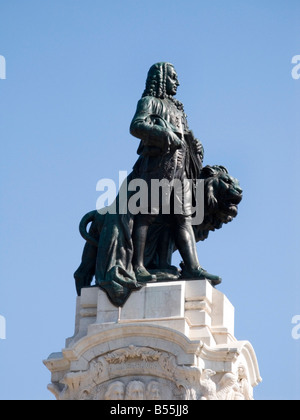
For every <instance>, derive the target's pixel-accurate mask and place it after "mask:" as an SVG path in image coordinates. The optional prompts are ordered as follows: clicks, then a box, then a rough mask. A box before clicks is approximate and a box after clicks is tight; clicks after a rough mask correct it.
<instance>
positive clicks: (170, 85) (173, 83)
mask: <svg viewBox="0 0 300 420" xmlns="http://www.w3.org/2000/svg"><path fill="white" fill-rule="evenodd" d="M179 84H180V83H179V81H178V77H177V73H176V71H175V69H174V67H173V66H168V69H167V80H166V92H167V95H171V96H174V95H176V93H177V88H178V86H179Z"/></svg>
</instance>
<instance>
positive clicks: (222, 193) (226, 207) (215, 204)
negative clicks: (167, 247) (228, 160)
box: [194, 165, 243, 241]
mask: <svg viewBox="0 0 300 420" xmlns="http://www.w3.org/2000/svg"><path fill="white" fill-rule="evenodd" d="M201 179H204V194H205V201H204V220H203V222H202V223H201V225H198V226H194V231H195V237H196V240H197V241H203V240H204V239H206V238H207V237H208V234H209V232H210V231H214V230H215V229H220V228H221V227H222V225H223V224H224V223H228V222H231V221H232V220H233V219H234V217H236V215H237V213H238V204H239V203H240V202H241V200H242V193H243V190H242V189H241V187H240V184H239V181H238V180H237V179H236V178H233V177H232V176H231V175H229V173H228V171H227V169H226V168H225V167H224V166H219V165H215V166H209V165H208V166H205V167H204V168H203V169H202V171H201Z"/></svg>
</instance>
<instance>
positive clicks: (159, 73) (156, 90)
mask: <svg viewBox="0 0 300 420" xmlns="http://www.w3.org/2000/svg"><path fill="white" fill-rule="evenodd" d="M168 67H174V66H173V64H171V63H166V62H161V63H156V64H153V66H151V67H150V69H149V71H148V76H147V80H146V87H145V90H144V93H143V95H142V98H143V97H145V96H154V97H155V98H160V99H166V98H168V99H170V100H171V101H172V102H173V103H174V104H175V106H176V107H177V108H178V109H179V110H180V111H183V104H182V103H181V102H180V101H178V100H177V99H174V98H173V96H171V95H167V92H166V84H167V71H168Z"/></svg>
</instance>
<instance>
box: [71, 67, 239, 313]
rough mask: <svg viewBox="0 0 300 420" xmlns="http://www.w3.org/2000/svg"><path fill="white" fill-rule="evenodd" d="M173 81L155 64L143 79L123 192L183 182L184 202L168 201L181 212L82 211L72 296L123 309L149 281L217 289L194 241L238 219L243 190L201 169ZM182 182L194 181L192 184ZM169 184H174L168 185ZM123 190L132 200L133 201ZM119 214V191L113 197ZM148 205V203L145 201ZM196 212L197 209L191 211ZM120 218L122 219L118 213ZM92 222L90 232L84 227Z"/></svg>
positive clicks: (223, 172) (220, 171)
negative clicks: (177, 259)
mask: <svg viewBox="0 0 300 420" xmlns="http://www.w3.org/2000/svg"><path fill="white" fill-rule="evenodd" d="M178 86H179V81H178V76H177V73H176V71H175V69H174V66H173V65H172V64H170V63H157V64H154V65H153V66H152V67H151V68H150V70H149V72H148V76H147V81H146V88H145V91H144V93H143V95H142V98H141V99H140V100H139V102H138V104H137V109H136V113H135V115H134V117H133V119H132V122H131V124H130V132H131V134H132V135H133V136H134V137H137V138H138V139H140V144H139V147H138V150H137V153H138V155H139V158H138V160H137V162H136V163H135V165H134V167H133V170H132V172H131V174H130V175H129V176H128V178H127V180H126V182H125V183H124V185H125V187H126V186H127V185H128V184H129V183H130V182H131V181H133V180H143V181H145V183H146V184H147V185H148V187H149V191H151V181H152V180H158V181H161V180H167V181H169V182H170V183H172V182H175V181H180V182H181V183H182V185H189V187H185V190H184V197H185V199H184V200H183V199H182V198H181V196H180V197H179V195H178V193H177V192H176V191H175V189H174V191H173V192H172V194H173V196H172V194H171V196H170V200H171V201H172V202H173V199H175V200H176V199H177V201H178V200H179V201H180V200H181V201H180V202H181V204H182V212H181V213H180V214H177V213H176V212H175V211H174V209H172V207H171V212H170V213H169V214H164V211H163V205H162V201H159V203H158V205H157V204H156V206H151V205H149V208H147V209H144V210H145V212H144V213H148V214H142V212H141V213H139V214H132V213H131V212H130V211H129V210H130V208H129V210H127V211H126V212H122V214H120V213H121V212H117V214H109V213H106V214H100V213H99V212H97V211H96V210H94V211H91V212H89V213H87V214H86V215H85V216H84V217H83V219H82V220H81V222H80V233H81V235H82V236H83V238H84V239H85V240H86V244H85V247H84V251H83V255H82V262H81V264H80V266H79V268H78V269H77V271H76V272H75V274H74V277H75V280H76V289H77V293H78V294H79V295H80V291H81V288H82V287H89V286H90V285H91V284H92V282H93V278H94V277H95V284H96V285H98V286H99V287H101V288H102V289H103V290H105V291H106V293H107V295H108V297H109V299H110V300H111V302H112V303H113V304H114V305H116V306H123V305H124V303H125V302H126V300H127V298H128V297H129V295H130V293H131V292H132V291H133V290H138V289H140V288H141V287H142V286H143V285H144V284H145V283H147V282H154V281H168V280H172V281H174V280H176V279H181V278H185V279H189V280H193V279H207V280H209V281H210V282H211V283H212V284H213V285H214V286H215V285H217V284H219V283H220V282H221V278H220V277H219V276H216V275H213V274H210V273H208V272H207V271H205V270H204V269H203V268H202V267H201V265H200V263H199V260H198V255H197V249H196V242H197V241H203V240H204V239H206V238H207V236H208V234H209V232H210V231H214V230H215V229H219V228H221V227H222V225H223V224H224V223H228V222H230V221H231V220H232V219H233V218H234V217H235V216H236V215H237V206H238V204H239V203H240V201H241V199H242V190H241V188H240V185H239V182H238V180H237V179H235V178H233V177H231V176H230V175H229V173H228V171H227V169H226V168H224V167H223V166H219V165H214V166H209V165H207V166H205V167H203V156H204V149H203V146H202V144H201V142H200V141H199V140H198V139H196V138H195V137H194V135H193V132H192V131H191V130H190V129H189V127H188V123H187V117H186V115H185V113H184V109H183V105H182V103H181V102H179V101H178V100H176V99H175V98H174V96H175V95H176V93H177V88H178ZM199 179H200V180H203V182H204V218H203V220H202V221H201V223H200V224H194V223H192V218H193V211H194V209H193V206H192V205H191V203H196V206H197V202H196V201H195V188H194V187H195V185H196V181H197V180H199ZM186 180H192V182H191V183H190V184H188V183H186ZM171 185H172V184H171ZM126 192H127V200H128V201H129V200H130V198H131V197H132V195H133V192H132V191H126ZM116 203H117V205H116V209H119V208H120V206H119V204H121V205H122V206H124V203H120V193H119V195H118V196H117V197H116ZM149 203H151V197H149ZM196 208H197V207H196ZM123 213H124V214H123ZM89 223H91V226H90V228H89V231H88V232H87V230H86V229H87V226H88V224H89ZM177 249H178V251H179V253H180V255H181V257H182V260H183V261H182V263H181V265H180V266H181V267H180V269H178V268H177V267H174V266H172V264H171V263H172V254H173V253H174V251H175V250H177Z"/></svg>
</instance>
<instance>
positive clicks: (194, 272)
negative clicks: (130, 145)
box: [130, 62, 221, 284]
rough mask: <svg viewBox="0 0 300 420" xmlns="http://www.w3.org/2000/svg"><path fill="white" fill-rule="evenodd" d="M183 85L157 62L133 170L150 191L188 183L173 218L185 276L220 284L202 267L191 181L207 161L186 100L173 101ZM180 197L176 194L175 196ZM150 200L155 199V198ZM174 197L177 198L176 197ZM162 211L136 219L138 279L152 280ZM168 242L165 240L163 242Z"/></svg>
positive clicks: (140, 110)
mask: <svg viewBox="0 0 300 420" xmlns="http://www.w3.org/2000/svg"><path fill="white" fill-rule="evenodd" d="M178 86H179V81H178V77H177V73H176V71H175V68H174V66H173V65H172V64H170V63H165V62H162V63H157V64H154V65H153V66H152V67H151V68H150V70H149V72H148V77H147V81H146V89H145V91H144V93H143V96H142V99H141V100H140V101H139V102H138V105H137V110H136V113H135V115H134V117H133V120H132V122H131V125H130V132H131V134H132V135H133V136H135V137H137V138H139V139H141V142H140V146H139V148H138V154H139V155H140V158H139V159H138V161H137V163H136V164H135V166H134V168H133V169H134V172H135V173H136V175H135V176H136V177H137V178H141V179H144V180H145V181H146V182H147V184H148V187H149V190H151V181H152V180H153V179H158V180H162V179H166V180H168V181H172V180H175V179H177V180H180V182H181V183H182V185H183V191H182V192H183V194H182V197H178V194H177V197H175V199H177V200H181V201H182V212H181V214H170V215H169V217H165V218H166V219H169V223H170V224H171V229H172V233H173V235H174V241H175V245H176V247H177V249H178V250H179V252H180V255H181V257H182V259H183V266H182V267H183V275H184V277H185V278H187V279H204V278H206V279H208V280H212V281H213V282H214V284H217V283H220V281H221V279H220V278H219V277H218V276H214V275H212V274H209V273H207V272H206V271H205V270H203V268H201V267H200V264H199V261H198V256H197V249H196V240H195V235H194V231H193V227H192V224H191V217H192V201H193V197H192V195H193V191H192V188H191V186H192V184H191V183H188V182H185V181H186V180H188V179H189V180H192V181H194V180H196V179H198V178H199V177H200V172H201V169H202V161H203V147H202V144H201V143H200V142H199V141H198V140H197V139H196V138H194V136H193V133H192V132H191V131H190V130H189V128H188V124H187V119H186V115H185V113H184V110H183V105H182V103H181V102H179V101H177V100H175V99H174V96H175V95H176V93H177V88H178ZM175 195H176V192H175ZM150 199H151V197H150ZM170 199H171V200H172V199H174V197H173V196H172V195H171V196H170ZM160 210H161V208H159V209H157V208H156V209H155V208H154V209H153V208H151V209H150V215H146V214H145V215H144V214H139V215H137V216H136V217H135V220H134V229H133V244H134V255H133V266H134V271H135V274H136V278H137V280H138V281H140V282H143V281H153V280H155V278H154V276H153V275H151V274H150V273H149V272H148V271H147V270H146V268H145V266H144V252H145V245H146V241H147V233H148V228H149V226H150V225H151V224H152V223H153V222H154V221H155V217H156V214H157V213H161V211H160ZM164 242H165V241H164ZM164 242H163V244H162V246H160V249H161V252H160V261H159V268H160V269H168V268H170V267H169V263H168V261H167V254H168V253H167V248H168V244H167V243H164Z"/></svg>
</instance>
